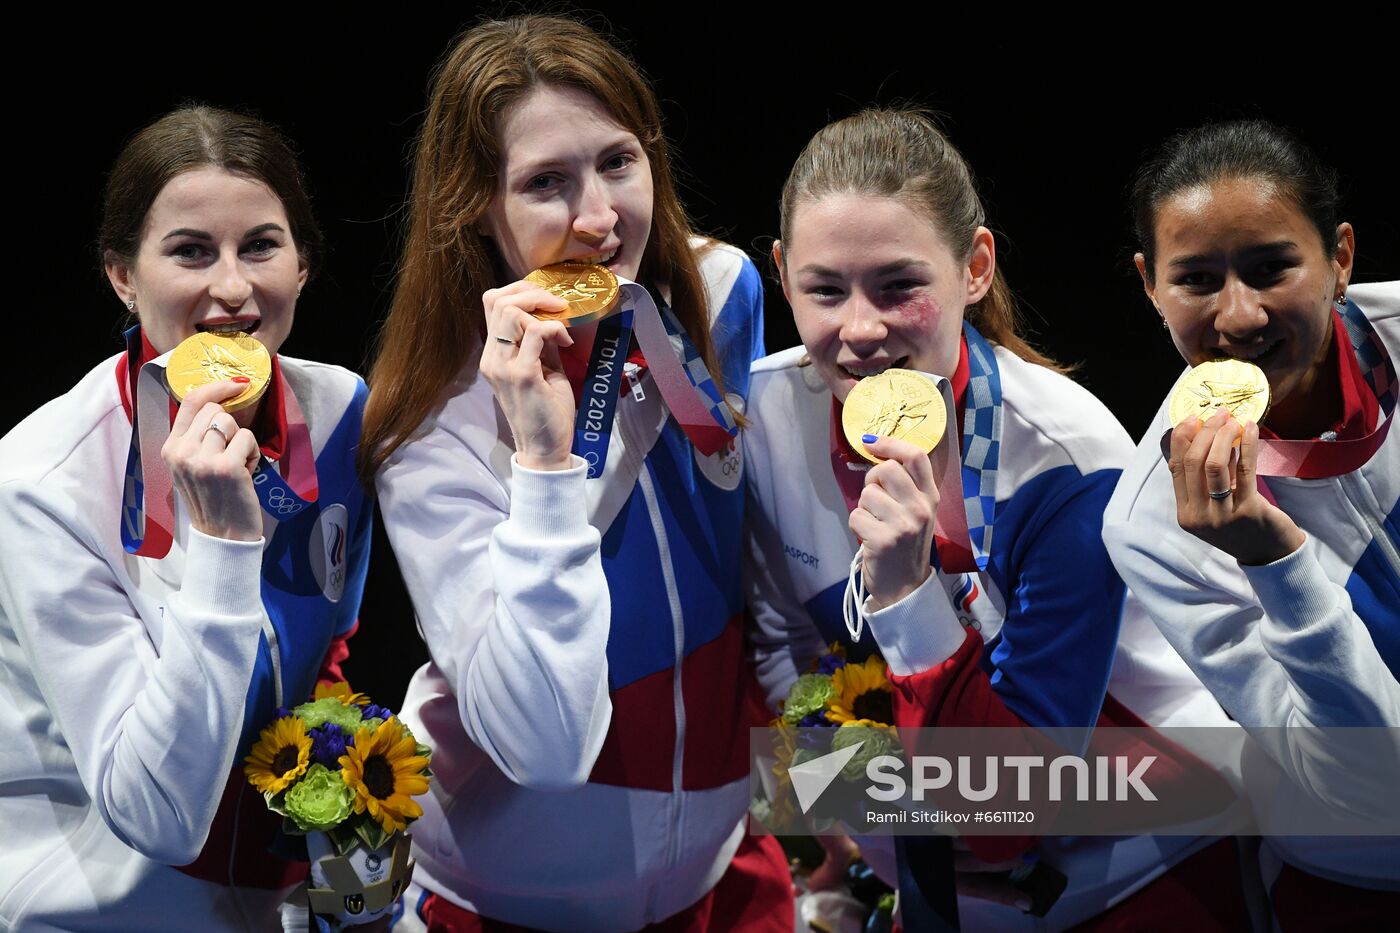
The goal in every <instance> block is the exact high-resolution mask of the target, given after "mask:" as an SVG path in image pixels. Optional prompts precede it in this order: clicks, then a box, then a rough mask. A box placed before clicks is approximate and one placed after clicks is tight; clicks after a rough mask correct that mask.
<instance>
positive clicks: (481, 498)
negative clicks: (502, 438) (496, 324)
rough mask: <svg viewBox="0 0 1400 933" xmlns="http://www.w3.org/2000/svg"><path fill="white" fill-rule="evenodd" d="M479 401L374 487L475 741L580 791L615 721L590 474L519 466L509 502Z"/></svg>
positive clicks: (412, 448)
mask: <svg viewBox="0 0 1400 933" xmlns="http://www.w3.org/2000/svg"><path fill="white" fill-rule="evenodd" d="M484 389H485V387H484V385H483V386H479V387H474V390H469V391H468V393H467V395H466V396H459V397H458V401H468V400H470V401H473V402H474V403H475V405H474V407H470V410H471V412H473V414H471V415H468V416H467V421H468V423H466V424H462V425H453V426H452V427H451V428H450V429H449V428H448V427H446V426H444V424H443V421H442V419H440V420H439V422H438V426H437V427H435V428H434V429H433V430H431V431H429V432H428V434H427V435H426V436H424V437H421V438H419V439H418V440H415V441H413V442H411V443H409V444H406V445H404V446H403V447H401V448H400V449H399V450H398V451H397V452H396V453H395V455H394V456H393V457H392V458H391V459H390V461H389V463H388V464H387V465H386V467H385V468H384V470H383V471H382V472H381V474H380V476H379V480H378V489H379V498H380V507H381V509H382V512H383V515H384V523H385V528H386V530H387V531H388V534H389V538H390V540H391V541H392V542H393V545H394V552H395V555H396V556H397V558H398V561H399V566H400V568H401V570H402V571H403V576H404V581H405V583H406V584H407V586H408V591H409V594H410V595H411V596H412V598H413V604H414V608H415V610H416V612H417V614H418V623H419V627H420V629H421V630H422V633H423V637H424V639H425V640H426V642H427V645H428V650H429V653H430V654H431V656H432V659H433V663H434V664H435V665H436V666H437V667H438V669H439V670H440V672H441V673H442V675H443V676H444V678H445V679H446V680H447V682H448V683H450V684H451V685H452V690H453V694H454V696H455V697H456V700H457V705H458V711H459V714H460V716H461V721H462V724H463V727H464V728H465V730H466V732H467V735H468V736H470V737H471V739H472V741H473V742H475V743H476V744H477V745H478V746H480V747H481V748H482V750H484V751H485V752H486V753H487V754H488V755H490V757H491V759H492V760H493V761H494V762H495V763H496V765H497V766H498V767H499V768H500V769H501V770H502V771H503V772H504V773H505V774H506V775H507V776H508V777H509V778H510V779H511V780H513V781H515V782H516V783H519V784H522V785H525V786H529V787H533V788H538V789H566V788H570V787H576V786H578V785H581V784H582V783H584V782H585V781H586V780H587V779H588V775H589V773H590V771H591V770H592V768H593V763H594V761H595V760H596V759H597V756H598V753H599V751H600V750H601V748H602V743H603V739H604V737H605V736H606V733H607V730H608V724H609V722H610V719H611V715H612V704H611V701H610V699H609V696H608V667H607V654H606V647H607V641H608V633H609V630H610V613H611V601H610V599H609V595H608V586H607V580H606V578H605V577H604V575H603V567H602V559H601V555H600V551H599V548H600V541H601V538H600V535H599V534H598V532H597V530H596V529H594V528H593V527H592V526H591V525H589V524H588V521H587V516H586V508H585V501H586V500H585V495H586V492H585V486H584V484H585V482H586V476H585V467H584V464H583V461H582V460H579V459H577V458H575V460H576V462H575V466H574V467H573V468H572V469H570V470H565V471H560V472H555V473H550V472H535V471H531V470H525V469H522V468H521V467H519V466H518V465H513V466H512V467H511V473H512V479H511V486H510V489H509V491H507V489H506V486H505V483H504V481H503V480H502V479H501V478H500V476H498V475H497V473H496V472H495V471H494V470H493V469H492V468H491V466H490V465H489V463H488V460H489V459H490V457H491V456H493V455H494V454H499V453H500V450H499V449H498V448H496V447H495V439H496V432H495V418H494V402H492V400H491V397H490V393H489V392H486V391H484ZM468 407H469V406H468V405H466V404H464V405H463V406H462V408H468ZM454 411H457V412H459V413H461V411H462V409H454ZM488 419H489V420H488ZM485 425H489V429H488V428H487V427H485ZM467 438H471V440H470V441H468V440H467ZM503 466H504V465H503Z"/></svg>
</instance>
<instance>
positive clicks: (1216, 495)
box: [1206, 489, 1235, 502]
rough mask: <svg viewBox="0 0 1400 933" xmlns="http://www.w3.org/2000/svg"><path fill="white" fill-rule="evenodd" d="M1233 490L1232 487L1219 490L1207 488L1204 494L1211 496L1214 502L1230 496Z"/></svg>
mask: <svg viewBox="0 0 1400 933" xmlns="http://www.w3.org/2000/svg"><path fill="white" fill-rule="evenodd" d="M1234 492H1235V491H1234V490H1233V489H1220V490H1215V489H1207V490H1206V495H1208V496H1210V497H1211V498H1212V499H1214V500H1215V501H1216V502H1223V501H1225V500H1226V499H1228V498H1230V496H1231V495H1233V494H1234Z"/></svg>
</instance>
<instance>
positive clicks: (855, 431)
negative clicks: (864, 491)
mask: <svg viewBox="0 0 1400 933" xmlns="http://www.w3.org/2000/svg"><path fill="white" fill-rule="evenodd" d="M947 417H948V410H947V408H946V407H945V406H944V404H943V395H942V393H940V392H939V391H938V385H937V383H935V382H934V381H933V380H932V379H930V378H929V377H927V376H925V375H923V374H922V373H916V372H910V371H909V370H907V369H887V370H885V371H884V372H882V373H880V375H878V376H870V377H868V378H866V379H862V380H861V381H860V382H857V383H856V384H855V387H854V388H853V389H851V393H850V394H849V395H847V396H846V404H845V405H844V406H842V408H841V430H843V431H844V432H845V433H846V442H847V443H849V444H850V445H851V449H852V450H854V451H855V452H856V453H858V454H860V455H861V456H862V457H864V458H865V459H866V460H869V461H870V462H871V463H879V462H880V458H879V457H876V456H875V455H874V454H872V453H871V452H870V451H868V450H866V449H865V444H864V443H862V442H861V437H862V436H863V435H866V434H874V435H875V436H877V437H897V438H899V439H900V440H902V441H908V442H909V443H911V444H914V445H916V446H918V447H920V448H922V449H923V450H924V452H925V453H930V452H932V451H933V449H934V448H935V447H937V446H938V442H939V441H940V440H942V439H943V427H944V424H945V423H946V421H947Z"/></svg>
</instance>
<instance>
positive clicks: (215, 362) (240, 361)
mask: <svg viewBox="0 0 1400 933" xmlns="http://www.w3.org/2000/svg"><path fill="white" fill-rule="evenodd" d="M234 376H246V377H247V378H248V387H247V388H246V389H244V390H243V391H242V392H240V393H239V394H237V395H235V396H234V397H233V398H230V399H224V401H223V402H222V404H223V406H224V411H226V412H228V413H229V414H232V413H233V412H236V411H239V410H241V409H244V408H247V407H248V406H249V405H253V404H255V403H256V402H257V400H258V399H260V398H262V394H263V393H264V392H265V391H267V383H268V380H269V379H270V378H271V377H272V357H271V356H269V355H268V352H267V348H266V347H264V346H263V345H262V344H261V343H259V342H258V341H256V340H254V339H253V338H252V337H250V336H248V335H247V334H214V333H209V332H203V333H198V334H195V335H194V336H193V337H187V338H185V339H184V340H182V341H181V342H180V345H179V346H178V347H176V348H175V349H174V350H173V351H171V353H170V359H169V360H168V361H167V362H166V366H165V381H166V384H167V385H169V386H170V392H171V394H172V395H174V396H175V399H176V400H177V401H184V399H185V396H186V395H189V394H190V393H191V392H193V391H194V390H195V389H197V388H199V387H200V386H204V385H208V384H209V383H211V382H222V381H224V380H225V379H232V378H233V377H234Z"/></svg>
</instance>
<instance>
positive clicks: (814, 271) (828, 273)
mask: <svg viewBox="0 0 1400 933" xmlns="http://www.w3.org/2000/svg"><path fill="white" fill-rule="evenodd" d="M930 268H932V267H931V266H930V265H929V264H928V263H927V262H925V261H924V260H922V259H914V258H913V257H909V258H906V259H896V260H894V261H893V262H887V263H885V264H884V265H883V266H880V267H878V268H876V269H874V270H873V272H872V274H873V275H875V276H882V275H890V274H892V273H895V272H903V271H905V270H907V269H919V270H921V271H922V270H927V269H930ZM797 271H798V272H801V273H805V274H808V275H816V276H820V277H822V278H827V279H837V278H840V277H841V273H840V272H837V271H836V270H835V269H829V268H827V267H826V266H822V265H818V264H817V263H814V262H809V263H807V264H806V265H805V266H803V267H802V268H800V269H798V270H797Z"/></svg>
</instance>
